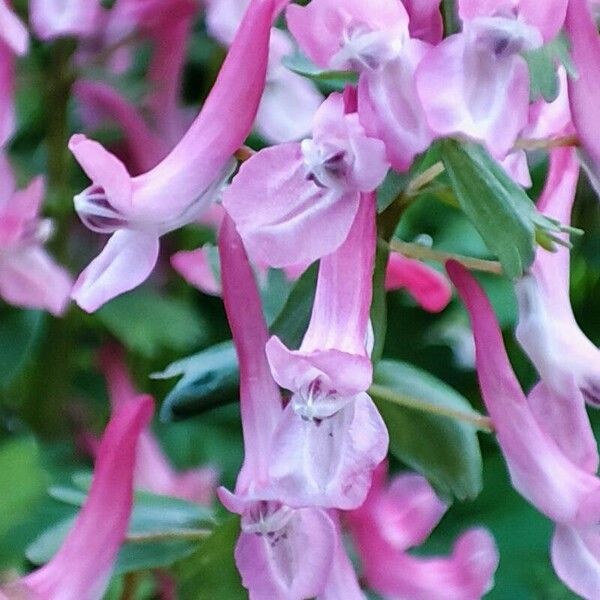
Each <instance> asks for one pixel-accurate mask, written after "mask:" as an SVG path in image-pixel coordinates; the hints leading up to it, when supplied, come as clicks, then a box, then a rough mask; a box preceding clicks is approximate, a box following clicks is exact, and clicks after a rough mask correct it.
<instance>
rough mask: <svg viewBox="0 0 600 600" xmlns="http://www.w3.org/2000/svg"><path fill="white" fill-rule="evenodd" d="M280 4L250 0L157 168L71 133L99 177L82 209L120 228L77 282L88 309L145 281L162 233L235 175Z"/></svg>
mask: <svg viewBox="0 0 600 600" xmlns="http://www.w3.org/2000/svg"><path fill="white" fill-rule="evenodd" d="M280 6H281V0H254V1H253V2H251V4H250V6H249V8H248V11H247V12H246V14H245V16H244V20H243V22H242V25H241V26H240V29H239V30H238V34H237V36H236V39H235V41H234V43H233V45H232V46H231V49H230V51H229V53H228V55H227V58H226V59H225V62H224V64H223V67H222V68H221V72H220V74H219V77H218V79H217V82H216V83H215V85H214V87H213V89H212V91H211V93H210V94H209V96H208V98H207V100H206V102H205V104H204V106H203V108H202V110H201V111H200V114H199V115H198V117H197V118H196V120H195V121H194V122H193V124H192V125H191V126H190V128H189V129H188V131H187V133H186V134H185V135H184V136H183V138H182V139H181V141H180V142H179V143H178V144H177V146H175V148H174V149H173V150H172V151H171V153H170V154H169V155H168V156H167V157H166V158H165V159H164V160H162V161H161V162H160V163H159V164H158V165H156V166H155V167H154V168H153V169H151V170H150V171H148V172H146V173H143V174H142V175H138V176H136V177H131V176H130V175H129V173H128V172H127V169H126V168H125V166H124V165H123V163H121V162H120V161H119V160H118V159H117V158H116V157H114V156H113V155H112V154H110V153H108V152H107V151H106V150H105V149H104V148H103V147H102V146H101V145H100V144H98V143H97V142H94V141H91V140H88V139H86V138H85V137H84V136H82V135H75V136H73V138H71V141H70V144H69V147H70V149H71V151H72V152H73V154H74V155H75V157H76V158H77V160H78V161H79V163H80V164H81V166H82V167H83V169H84V171H85V172H86V173H87V175H88V176H89V177H90V179H92V181H93V183H92V185H91V186H90V187H89V188H87V189H86V190H84V191H83V192H82V193H81V194H79V195H77V196H76V197H75V208H76V210H77V212H78V213H79V216H80V218H81V219H82V221H83V222H84V223H85V224H86V225H87V226H88V227H90V228H91V229H92V230H93V231H97V232H99V233H112V234H113V235H112V237H111V238H110V240H109V241H108V243H107V245H106V246H105V248H104V249H103V251H102V252H101V253H100V255H99V256H98V257H97V258H96V259H95V260H94V261H92V263H91V264H90V265H89V266H88V267H87V269H85V270H84V271H83V273H82V274H81V275H80V276H79V279H78V280H77V282H76V284H75V287H74V289H73V293H72V297H73V298H74V299H75V300H76V302H77V303H78V304H79V305H80V306H81V307H82V308H83V309H85V310H87V311H89V312H91V311H94V310H96V309H97V308H98V307H100V306H102V304H104V303H105V302H107V301H108V300H110V299H111V298H114V297H115V296H118V295H119V294H122V293H124V292H126V291H128V290H130V289H133V288H134V287H136V286H137V285H139V284H140V283H142V282H143V281H144V280H145V279H146V278H147V277H148V276H149V275H150V273H151V271H152V269H153V268H154V265H155V264H156V260H157V258H158V250H159V237H160V236H161V235H163V234H164V233H166V232H168V231H172V230H174V229H177V228H178V227H181V226H182V225H185V224H186V223H190V222H192V221H194V220H196V219H197V218H198V217H199V216H200V215H201V214H202V213H203V212H204V211H205V210H207V208H208V206H209V205H210V203H211V201H212V200H213V198H214V197H215V195H216V194H217V193H218V191H219V189H220V187H221V186H222V184H223V183H224V181H225V180H226V179H227V178H228V176H229V174H230V172H231V168H232V164H233V160H232V157H233V154H234V152H235V151H236V150H237V149H238V148H239V146H240V145H241V144H242V143H243V141H244V139H245V138H246V136H247V135H248V133H249V131H250V129H251V127H252V123H253V121H254V117H255V114H256V109H257V107H258V103H259V100H260V97H261V94H262V91H263V87H264V82H265V72H266V62H267V55H268V40H269V33H270V29H271V23H272V21H273V19H274V18H275V16H276V15H277V12H278V10H279V7H280ZM242 98H243V102H242Z"/></svg>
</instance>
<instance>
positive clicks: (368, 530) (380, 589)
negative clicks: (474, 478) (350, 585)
mask: <svg viewBox="0 0 600 600" xmlns="http://www.w3.org/2000/svg"><path fill="white" fill-rule="evenodd" d="M386 473H387V467H386V465H385V464H382V465H381V466H380V467H379V468H378V469H377V471H376V474H375V476H374V477H373V486H372V487H371V491H370V492H369V495H368V496H367V499H366V501H365V503H364V504H363V505H362V506H361V507H360V508H358V509H356V510H353V511H351V512H349V513H347V515H346V521H347V523H348V525H349V527H350V531H351V533H352V538H353V540H354V542H355V545H356V548H357V551H358V555H359V558H360V560H361V563H362V566H363V575H364V578H365V580H366V582H367V584H368V585H369V586H370V587H371V588H373V590H375V591H376V592H377V593H378V594H380V595H382V596H383V597H384V598H389V599H390V600H391V599H392V598H402V599H403V600H421V599H424V598H432V599H433V598H435V600H477V599H479V598H481V597H482V596H483V595H484V594H485V593H486V592H488V591H489V590H490V589H491V587H492V585H493V581H494V572H495V571H496V567H497V565H498V558H499V557H498V551H497V549H496V545H495V543H494V540H493V538H492V536H491V535H490V534H489V533H488V532H487V531H486V530H485V529H472V530H470V531H468V532H466V533H464V534H463V535H462V536H461V537H460V538H459V539H458V540H457V542H456V544H455V545H454V549H453V551H452V554H451V556H449V557H431V558H426V557H423V556H419V557H416V556H411V555H410V554H409V553H408V552H407V551H408V550H409V549H410V548H412V547H414V546H418V545H419V544H422V543H423V542H424V541H425V540H426V539H427V537H428V536H429V534H430V533H431V531H432V530H433V529H434V527H435V526H436V525H437V524H438V523H439V521H440V519H441V518H442V516H443V515H444V513H445V512H446V510H447V508H448V507H447V506H446V505H445V504H444V503H443V502H442V501H441V500H439V499H438V498H437V496H436V495H435V492H434V491H433V489H432V488H431V486H430V485H429V483H428V482H427V480H426V479H425V478H423V477H421V476H419V475H411V474H405V475H400V476H398V477H396V478H395V479H394V480H393V481H392V482H391V484H390V485H389V486H388V487H387V489H386V484H385V480H386Z"/></svg>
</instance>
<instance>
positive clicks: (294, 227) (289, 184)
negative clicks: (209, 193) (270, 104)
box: [223, 91, 388, 267]
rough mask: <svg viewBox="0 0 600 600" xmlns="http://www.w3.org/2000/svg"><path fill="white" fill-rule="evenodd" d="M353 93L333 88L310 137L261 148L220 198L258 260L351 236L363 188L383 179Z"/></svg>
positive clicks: (381, 162)
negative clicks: (359, 116)
mask: <svg viewBox="0 0 600 600" xmlns="http://www.w3.org/2000/svg"><path fill="white" fill-rule="evenodd" d="M351 96H352V93H351V91H350V92H347V93H346V99H344V97H343V96H342V95H341V94H332V95H331V96H329V98H327V100H325V102H323V104H322V105H321V107H320V108H319V110H318V111H317V114H316V115H315V119H314V123H313V136H312V138H311V139H307V140H304V141H303V142H302V143H300V144H298V143H289V144H281V145H279V146H273V147H271V148H266V149H265V150H261V151H260V152H258V153H256V154H255V155H254V156H252V157H251V158H250V159H249V160H247V161H246V162H245V163H244V164H243V165H242V166H241V168H240V171H239V173H238V175H237V176H236V177H235V178H234V180H233V182H232V184H231V186H230V187H229V188H228V189H226V190H225V192H224V194H223V205H224V207H225V209H226V211H227V212H228V213H229V215H230V216H231V218H232V219H233V220H234V222H235V224H236V226H237V229H238V231H239V233H240V235H241V236H242V239H243V240H244V244H245V245H246V248H247V249H248V252H249V254H250V256H251V257H252V259H253V260H255V261H256V262H257V263H262V264H266V265H270V266H273V267H287V266H292V265H297V264H310V263H311V262H312V261H314V260H316V259H317V258H320V257H322V256H325V255H327V254H330V253H331V252H333V251H334V250H335V249H336V248H338V247H339V246H340V245H341V244H342V242H343V241H344V240H345V239H346V237H347V236H348V233H349V231H350V227H351V226H352V222H353V221H354V219H355V216H356V214H357V211H358V210H359V205H360V203H361V192H371V191H373V190H374V189H375V188H376V187H377V186H378V185H379V184H380V183H381V182H382V181H383V179H384V177H385V174H386V172H387V169H388V163H387V161H386V159H385V149H384V147H383V144H382V143H381V141H379V140H376V139H374V138H370V137H368V136H367V135H366V134H365V131H364V129H363V127H362V126H361V125H360V123H359V121H358V115H357V114H356V112H355V111H353V110H352V108H353V107H352V106H351V105H352V98H351ZM282 198H285V199H286V201H285V202H282Z"/></svg>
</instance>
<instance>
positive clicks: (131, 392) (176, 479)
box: [100, 346, 218, 504]
mask: <svg viewBox="0 0 600 600" xmlns="http://www.w3.org/2000/svg"><path fill="white" fill-rule="evenodd" d="M100 362H101V365H102V369H103V371H104V375H105V377H106V382H107V385H108V391H109V395H110V401H111V405H112V410H113V412H115V411H117V410H119V408H120V407H122V406H126V405H127V404H129V403H132V402H136V401H139V400H140V399H143V398H149V396H142V395H140V394H138V392H136V390H135V388H134V387H133V384H132V382H131V379H130V378H129V374H128V373H127V369H126V367H125V362H124V358H123V354H122V351H121V349H120V348H118V347H114V346H106V347H105V348H104V349H103V351H102V353H101V356H100ZM217 478H218V473H217V471H216V470H215V469H213V468H211V467H205V468H201V469H193V470H189V471H185V472H182V473H179V472H177V471H175V470H173V468H172V467H171V465H170V464H169V461H168V459H167V457H166V456H165V455H164V453H163V451H162V450H161V447H160V445H159V443H158V441H157V440H156V439H155V437H154V435H153V434H152V432H151V431H150V429H148V428H147V429H145V430H144V431H142V432H141V434H140V436H139V441H138V447H137V458H136V462H135V477H134V482H135V487H136V488H137V489H142V490H146V491H149V492H153V493H154V494H164V495H166V496H174V497H176V498H184V499H186V500H190V501H191V502H198V503H200V504H210V503H211V501H212V500H213V497H214V492H215V487H216V482H217Z"/></svg>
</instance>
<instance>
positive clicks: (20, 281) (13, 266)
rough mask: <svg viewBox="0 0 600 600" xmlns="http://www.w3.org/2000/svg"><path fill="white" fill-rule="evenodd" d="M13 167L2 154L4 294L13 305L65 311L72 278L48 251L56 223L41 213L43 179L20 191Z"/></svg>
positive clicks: (0, 274)
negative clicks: (49, 239)
mask: <svg viewBox="0 0 600 600" xmlns="http://www.w3.org/2000/svg"><path fill="white" fill-rule="evenodd" d="M15 188H16V182H15V179H14V176H13V173H12V169H11V166H10V164H9V162H8V160H7V158H6V157H5V156H4V155H0V296H2V298H4V300H6V301H7V302H9V303H10V304H15V305H17V306H26V307H30V308H40V309H44V310H48V311H49V312H51V313H52V314H54V315H60V314H62V313H63V312H64V311H65V310H66V308H67V305H68V303H69V293H70V290H71V285H72V282H71V277H70V275H69V274H68V273H67V271H66V270H65V269H64V268H63V267H61V266H59V265H57V264H56V263H55V262H54V260H53V259H52V257H51V256H50V255H49V254H48V253H47V252H46V250H44V248H43V243H44V242H45V241H46V240H47V239H48V238H49V237H50V235H51V233H52V223H51V221H49V220H48V219H40V218H39V216H38V213H39V210H40V207H41V203H42V199H43V197H44V193H45V187H44V180H43V178H42V177H38V178H36V179H34V180H33V181H32V182H31V183H30V184H29V186H28V187H27V188H25V189H24V190H19V191H17V190H16V189H15Z"/></svg>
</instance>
